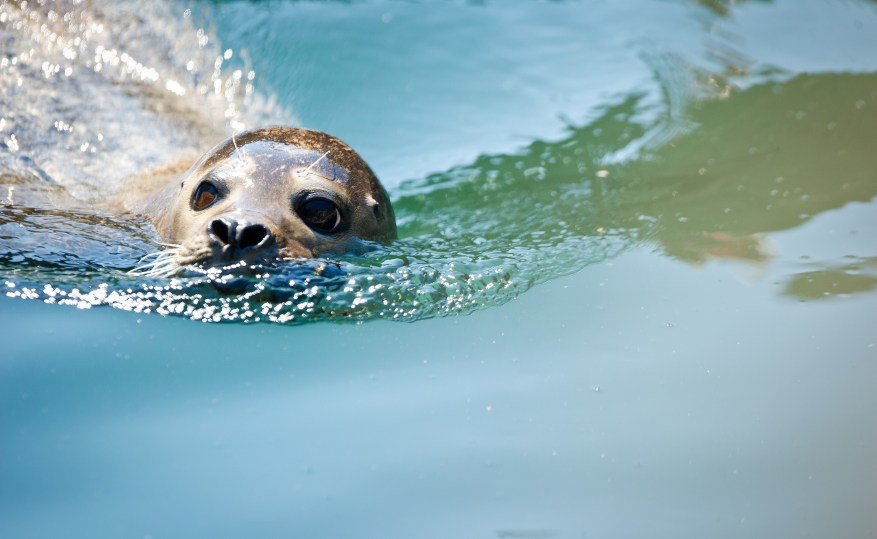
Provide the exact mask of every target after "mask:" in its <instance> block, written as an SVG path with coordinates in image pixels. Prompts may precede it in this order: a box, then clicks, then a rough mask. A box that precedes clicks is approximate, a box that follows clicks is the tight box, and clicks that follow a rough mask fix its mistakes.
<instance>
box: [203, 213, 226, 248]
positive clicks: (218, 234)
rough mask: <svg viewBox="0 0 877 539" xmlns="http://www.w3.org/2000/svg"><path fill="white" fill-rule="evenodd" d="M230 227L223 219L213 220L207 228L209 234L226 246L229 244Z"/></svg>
mask: <svg viewBox="0 0 877 539" xmlns="http://www.w3.org/2000/svg"><path fill="white" fill-rule="evenodd" d="M230 228H231V227H229V224H228V223H226V222H225V221H224V220H223V219H214V220H213V221H211V223H210V226H209V227H208V228H207V229H208V230H209V231H210V234H211V235H212V236H213V237H214V238H216V239H217V240H218V241H219V242H220V243H222V244H224V245H228V244H230V243H231V230H230Z"/></svg>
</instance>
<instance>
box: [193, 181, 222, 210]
mask: <svg viewBox="0 0 877 539" xmlns="http://www.w3.org/2000/svg"><path fill="white" fill-rule="evenodd" d="M218 198H219V190H218V189H217V188H216V186H215V185H213V184H212V183H210V182H201V184H200V185H199V186H198V188H197V189H195V194H194V195H192V207H193V208H195V210H196V211H201V210H205V209H207V208H209V207H210V205H211V204H213V203H214V202H216V200H217V199H218Z"/></svg>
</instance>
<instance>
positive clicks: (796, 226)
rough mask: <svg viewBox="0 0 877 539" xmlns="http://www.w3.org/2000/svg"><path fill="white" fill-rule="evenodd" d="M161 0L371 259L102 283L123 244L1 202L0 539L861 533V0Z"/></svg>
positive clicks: (866, 312)
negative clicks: (355, 153) (382, 241)
mask: <svg viewBox="0 0 877 539" xmlns="http://www.w3.org/2000/svg"><path fill="white" fill-rule="evenodd" d="M187 6H190V7H192V9H193V12H194V15H193V17H194V18H195V20H196V21H197V22H198V24H209V25H212V26H213V27H214V28H215V32H216V35H217V38H218V39H219V40H220V41H221V42H222V46H223V47H229V48H232V49H233V50H234V51H235V52H236V54H237V55H240V54H241V52H242V50H243V49H246V50H247V51H248V52H247V54H248V56H249V62H250V64H251V65H250V67H252V69H253V70H254V71H255V72H256V73H257V77H256V79H255V82H254V84H255V87H256V88H257V89H258V90H259V91H261V92H263V93H264V94H265V95H274V96H276V99H277V101H278V104H279V108H280V109H283V112H282V113H281V112H278V114H279V115H282V116H283V117H284V118H298V119H299V120H300V121H301V122H302V123H303V124H304V125H307V126H309V127H314V128H318V129H325V130H327V131H331V132H333V133H334V134H336V135H338V136H340V137H342V138H344V139H345V140H347V141H348V142H350V143H351V144H352V145H353V146H354V147H356V148H357V149H359V150H360V151H361V152H362V153H363V155H364V156H365V157H366V159H367V160H368V161H369V162H370V163H371V164H372V166H373V168H375V169H376V171H377V172H378V174H379V176H380V177H381V178H382V180H383V181H384V183H385V184H386V186H387V187H388V190H389V192H390V194H391V196H392V198H393V202H394V207H395V208H396V213H397V216H398V218H399V225H400V226H399V230H400V236H401V239H400V241H399V242H398V243H397V244H395V245H393V246H390V247H387V248H386V249H383V250H380V251H378V252H377V253H375V254H374V255H371V256H370V257H368V258H366V259H356V258H346V259H342V260H340V261H339V263H338V266H337V273H334V274H331V275H330V276H329V277H328V278H326V280H324V281H320V282H319V284H320V285H321V286H323V287H324V288H321V289H320V290H318V291H317V292H315V293H313V294H312V295H310V296H308V297H307V301H303V300H304V298H302V297H291V295H294V294H299V293H303V292H306V291H309V290H311V288H310V287H308V286H299V287H296V286H291V285H289V282H288V281H289V280H290V279H308V278H310V277H309V275H308V270H307V268H306V267H305V268H295V269H290V268H286V269H283V268H281V269H279V270H277V271H276V272H275V273H273V274H271V275H270V276H269V277H266V278H264V279H263V280H261V281H255V282H254V281H246V282H225V283H219V286H220V290H223V288H222V286H226V287H227V288H226V289H224V290H225V291H226V293H225V294H224V295H220V296H216V295H215V294H216V293H215V291H214V290H215V287H216V285H217V283H211V282H206V283H205V282H203V281H199V280H198V279H197V278H192V279H193V281H185V280H182V281H180V282H179V283H177V284H174V285H173V287H171V288H163V287H165V286H166V285H167V283H162V282H159V281H156V282H154V283H146V284H147V286H151V287H153V288H143V289H139V290H134V291H132V292H126V290H127V287H129V286H132V284H131V283H134V286H139V285H140V284H142V283H137V282H136V281H132V280H131V279H130V278H129V277H127V276H126V274H125V271H126V270H127V269H128V268H130V267H132V265H133V264H134V263H136V260H137V259H138V258H139V256H142V254H144V253H146V252H149V250H150V249H151V242H152V238H151V236H150V232H149V230H148V229H147V228H145V227H142V226H141V225H139V224H138V223H130V222H127V221H117V220H112V219H108V218H106V217H104V216H94V215H92V214H90V213H89V212H88V211H87V210H77V211H76V212H74V213H69V212H62V213H59V212H58V211H57V210H56V209H54V208H46V207H38V208H30V209H22V208H16V207H4V208H3V212H2V214H0V217H2V219H3V223H2V224H0V237H2V242H0V250H2V254H3V258H2V269H3V272H4V274H3V277H4V281H5V286H6V288H7V290H6V292H7V296H12V297H6V298H2V301H0V323H2V326H0V327H4V328H5V329H4V335H5V336H6V338H5V339H4V341H5V343H6V344H5V345H4V352H3V354H2V355H3V360H2V361H0V399H2V403H0V535H2V536H4V537H6V536H9V537H57V536H59V535H67V536H74V537H120V536H133V537H147V536H149V537H155V538H161V537H201V536H216V537H241V536H248V537H249V536H257V537H315V536H318V537H319V536H327V537H375V536H379V537H531V538H535V537H705V536H707V537H713V536H724V537H777V536H794V537H826V536H844V537H846V536H852V537H859V536H868V535H870V534H873V533H874V530H875V529H877V519H875V517H874V514H873V510H872V509H871V505H873V503H872V500H874V499H875V495H877V492H875V490H877V474H875V469H874V466H873V462H872V460H873V459H872V455H873V454H874V451H875V449H877V437H875V434H874V433H875V432H877V431H875V427H877V425H875V421H874V419H873V418H872V416H873V414H872V413H871V410H872V409H873V407H874V405H875V404H877V402H875V399H877V397H875V392H874V391H873V388H872V385H873V384H872V383H871V381H872V380H873V379H874V375H875V374H877V365H875V361H877V350H875V346H877V326H875V323H874V320H875V314H877V312H875V311H877V310H875V306H877V303H875V293H874V290H875V288H877V262H875V260H877V253H875V250H874V240H873V238H872V237H871V236H872V233H873V231H874V230H875V225H877V212H875V196H877V173H875V172H874V171H875V170H877V152H875V151H874V148H875V143H877V60H875V57H874V55H873V53H872V51H875V50H877V7H875V4H874V3H872V2H834V1H828V0H826V1H816V0H813V1H807V2H792V1H790V0H788V1H779V2H736V3H733V4H731V3H724V2H701V3H694V2H692V3H688V2H662V1H644V0H640V1H637V2H613V3H610V2H593V3H584V2H552V3H524V2H514V3H509V4H506V3H503V4H501V5H500V4H498V3H493V2H483V3H459V2H457V3H432V2H427V3H421V4H411V3H401V2H399V3H397V2H364V3H362V2H353V3H317V2H296V3H280V2H262V3H257V2H229V3H203V4H202V3H194V4H187ZM183 7H185V6H180V9H182V8H183ZM235 57H236V58H237V56H235ZM71 215H72V216H75V219H72V222H74V223H76V224H74V225H72V228H71V225H70V224H69V223H70V222H71V219H70V217H71ZM119 244H121V245H123V246H122V247H118V248H109V247H107V246H108V245H119ZM351 280H352V281H354V282H353V283H350V282H349V281H351ZM46 284H49V288H48V289H46V288H44V286H45V285H46ZM308 284H312V283H310V282H308ZM345 284H348V285H351V288H352V290H350V291H347V292H338V291H339V290H340V288H338V287H341V286H343V285H345ZM102 285H103V288H101V286H102ZM333 286H335V287H336V288H331V287H333ZM73 288H76V289H77V290H79V291H80V292H81V293H80V294H79V295H78V296H76V295H75V294H74V295H73V299H74V301H70V303H74V304H75V303H80V302H81V304H80V306H81V307H86V306H87V305H89V304H92V303H94V304H98V305H100V304H102V303H109V304H110V305H115V306H118V307H123V308H126V309H138V308H140V309H141V310H143V309H149V310H150V311H154V310H155V309H156V305H159V306H161V305H164V307H165V308H166V309H167V310H171V311H172V310H173V309H179V314H182V315H183V316H166V317H165V316H161V315H159V314H156V313H155V312H149V313H146V312H140V313H131V312H125V311H123V310H118V309H112V308H110V307H100V306H98V307H93V308H90V309H76V308H73V307H69V306H63V305H46V304H44V301H45V300H47V299H49V298H48V297H47V296H51V293H52V292H54V293H55V295H56V296H57V295H58V292H56V291H55V289H57V290H58V291H61V292H65V293H67V294H72V292H71V290H72V289H73ZM23 289H25V290H27V291H26V292H24V293H23V292H22V290H23ZM101 289H103V290H106V291H108V292H113V291H115V292H116V293H117V296H115V297H116V298H118V300H117V301H112V300H107V299H106V298H107V294H106V293H101V292H95V290H101ZM325 290H332V291H331V292H329V293H326V292H325ZM102 294H103V295H102ZM211 294H212V295H211ZM21 296H27V297H34V298H35V299H31V300H23V299H21ZM195 297H197V298H198V300H199V301H198V303H197V306H195V305H196V304H195V303H194V301H193V298H195ZM353 299H357V300H358V301H356V303H355V304H354V302H353V301H352V300H353ZM53 301H55V302H59V299H58V298H56V299H55V300H53ZM209 301H213V302H214V304H213V306H212V307H209V308H207V307H205V306H204V305H205V303H209ZM162 302H164V303H162ZM265 303H267V304H268V309H269V311H270V310H271V309H275V308H276V307H277V306H280V307H279V308H277V310H276V311H271V312H276V313H277V316H274V319H276V320H277V321H281V322H302V321H313V323H308V324H303V325H299V324H294V325H291V326H290V325H282V324H272V323H260V324H240V323H229V324H202V323H198V322H192V321H191V320H188V319H187V318H205V317H210V316H213V315H216V314H219V315H220V316H219V319H226V320H229V319H231V320H239V319H240V318H242V317H244V316H243V315H247V316H245V317H246V318H256V317H260V318H263V319H271V318H272V316H273V315H272V314H270V313H269V314H267V315H266V314H264V311H263V310H262V309H264V308H265V307H264V305H265ZM256 305H258V307H256ZM159 310H160V309H159ZM446 313H450V314H451V315H450V316H443V317H442V316H440V317H435V315H442V314H446ZM455 313H457V314H455ZM460 313H471V314H469V315H468V316H461V315H460ZM283 315H287V317H286V318H280V317H281V316H283ZM349 317H353V318H356V319H360V320H368V321H367V322H365V323H362V324H352V323H349V322H341V321H339V320H338V318H344V319H346V318H349ZM394 317H395V318H404V319H407V320H411V321H413V322H412V323H398V322H391V321H388V320H387V319H392V318H394ZM314 319H317V320H314ZM263 321H264V320H263Z"/></svg>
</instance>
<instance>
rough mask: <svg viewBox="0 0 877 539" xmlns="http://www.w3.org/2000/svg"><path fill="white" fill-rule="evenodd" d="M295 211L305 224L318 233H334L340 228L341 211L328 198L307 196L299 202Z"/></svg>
mask: <svg viewBox="0 0 877 539" xmlns="http://www.w3.org/2000/svg"><path fill="white" fill-rule="evenodd" d="M295 212H296V213H297V214H298V216H299V217H301V220H302V221H304V222H305V224H306V225H308V226H309V227H310V228H311V229H313V230H315V231H316V232H319V233H320V234H334V233H337V232H340V230H341V221H342V219H341V211H340V210H339V209H338V206H336V205H335V203H334V202H332V201H331V200H329V199H328V198H323V197H315V198H309V199H307V200H305V201H303V202H302V203H301V204H299V205H298V206H297V207H296V209H295Z"/></svg>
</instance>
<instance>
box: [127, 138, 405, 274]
mask: <svg viewBox="0 0 877 539" xmlns="http://www.w3.org/2000/svg"><path fill="white" fill-rule="evenodd" d="M135 213H139V214H141V215H143V216H144V217H146V218H147V219H149V221H151V222H152V224H153V225H154V226H155V229H156V231H157V233H158V235H159V237H160V238H161V239H162V241H164V242H166V244H165V246H166V247H167V249H166V250H165V251H162V252H161V253H160V254H157V255H156V257H155V260H153V261H152V262H149V263H146V264H145V265H144V266H141V267H140V268H138V269H137V270H135V271H139V272H140V273H147V274H162V273H171V272H173V271H175V270H176V269H178V268H180V267H183V266H188V265H198V266H202V267H208V268H210V267H222V266H228V265H231V264H234V263H236V262H258V261H271V260H281V261H282V260H293V259H299V258H314V257H319V256H322V255H326V254H342V253H347V252H351V251H353V252H360V251H363V250H365V249H367V248H368V244H367V243H366V242H385V241H390V240H392V239H394V238H395V237H396V221H395V216H394V214H393V208H392V206H391V205H390V200H389V197H388V196H387V192H386V191H385V190H384V188H383V186H382V185H381V183H380V182H379V181H378V179H377V177H376V176H375V174H374V172H372V170H371V168H369V166H368V165H367V164H366V163H365V161H364V160H363V159H362V157H360V155H359V154H358V153H356V151H354V150H353V149H352V148H351V147H350V146H348V145H347V144H345V143H344V142H342V141H341V140H339V139H337V138H335V137H333V136H331V135H328V134H326V133H323V132H320V131H312V130H307V129H298V128H292V127H282V126H275V127H267V128H262V129H255V130H252V131H247V132H244V133H241V134H239V135H236V136H234V137H232V138H230V139H228V140H226V141H224V142H222V143H220V144H218V145H217V146H215V147H214V148H213V149H211V150H210V151H208V152H207V153H206V154H204V156H202V157H201V158H200V159H199V160H198V161H197V162H196V163H195V164H194V165H192V166H191V168H189V169H188V171H186V172H185V173H184V174H183V176H182V178H180V179H177V180H174V181H173V182H172V183H171V184H170V185H168V186H167V187H165V188H164V189H162V190H161V191H160V192H159V193H158V194H157V195H155V196H153V197H152V198H150V199H148V200H146V201H145V203H144V204H143V205H142V206H141V207H140V208H139V209H137V210H135Z"/></svg>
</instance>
